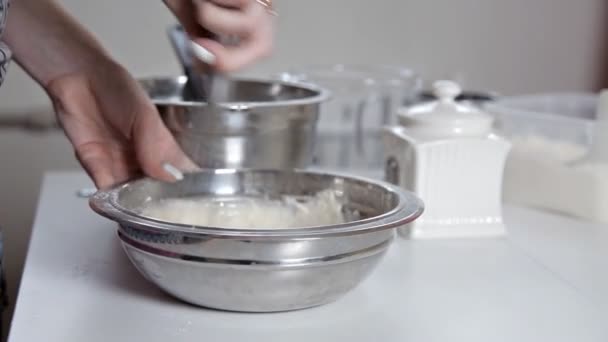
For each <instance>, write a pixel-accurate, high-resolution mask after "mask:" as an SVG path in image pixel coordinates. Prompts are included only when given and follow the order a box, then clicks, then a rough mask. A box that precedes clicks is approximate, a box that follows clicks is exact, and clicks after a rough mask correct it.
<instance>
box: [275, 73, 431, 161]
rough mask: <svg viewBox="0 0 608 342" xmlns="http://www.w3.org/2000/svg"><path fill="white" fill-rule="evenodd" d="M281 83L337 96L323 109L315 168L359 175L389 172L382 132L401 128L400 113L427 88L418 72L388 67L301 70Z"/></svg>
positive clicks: (319, 124) (332, 96) (283, 76)
mask: <svg viewBox="0 0 608 342" xmlns="http://www.w3.org/2000/svg"><path fill="white" fill-rule="evenodd" d="M280 77H281V78H282V79H283V80H294V81H307V82H313V83H317V84H319V85H321V86H323V87H325V88H327V89H329V90H330V91H331V99H330V100H329V101H328V102H327V103H324V104H323V106H322V108H321V115H320V118H319V123H318V129H317V140H316V143H315V145H316V148H315V162H314V164H315V165H314V166H315V167H321V168H325V169H334V170H349V171H354V172H359V173H360V172H366V171H369V170H379V169H382V168H383V167H384V160H383V148H384V147H383V144H382V140H381V128H382V127H383V126H385V125H391V124H394V123H396V121H397V119H396V113H397V108H399V107H401V106H403V105H408V104H410V103H411V102H412V101H413V100H414V99H415V97H416V96H417V95H418V92H419V90H420V88H421V81H420V78H419V77H418V76H417V75H416V74H415V73H414V72H413V71H411V70H410V69H408V68H405V67H400V66H388V65H342V64H336V65H311V66H301V67H295V68H292V69H291V70H288V71H286V72H284V73H282V74H280Z"/></svg>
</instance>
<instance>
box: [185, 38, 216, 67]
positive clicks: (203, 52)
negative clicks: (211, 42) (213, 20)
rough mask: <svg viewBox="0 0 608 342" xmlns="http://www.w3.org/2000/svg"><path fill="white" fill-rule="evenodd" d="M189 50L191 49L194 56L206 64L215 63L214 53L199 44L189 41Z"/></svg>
mask: <svg viewBox="0 0 608 342" xmlns="http://www.w3.org/2000/svg"><path fill="white" fill-rule="evenodd" d="M190 51H192V53H193V54H194V56H196V58H198V59H200V60H201V61H203V62H205V63H207V64H214V63H215V55H214V54H212V53H211V51H209V50H207V49H205V48H204V47H202V46H200V45H199V44H197V43H195V42H193V41H190Z"/></svg>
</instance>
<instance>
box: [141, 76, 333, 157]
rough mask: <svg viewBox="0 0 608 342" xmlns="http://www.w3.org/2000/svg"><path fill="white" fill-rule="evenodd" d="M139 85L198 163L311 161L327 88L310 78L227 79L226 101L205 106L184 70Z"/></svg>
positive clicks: (187, 151) (146, 80)
mask: <svg viewBox="0 0 608 342" xmlns="http://www.w3.org/2000/svg"><path fill="white" fill-rule="evenodd" d="M140 83H141V85H142V86H143V88H144V89H145V90H146V91H147V93H148V95H149V96H150V98H151V99H152V101H153V102H154V104H155V105H156V107H157V109H158V111H159V113H160V115H161V117H162V118H163V120H164V122H165V124H166V125H167V127H168V128H169V130H170V131H171V133H172V134H173V135H174V136H175V138H176V140H177V142H178V143H179V144H180V146H181V147H182V149H183V150H184V152H185V153H186V154H187V155H188V156H189V157H190V158H191V159H192V160H193V161H194V162H195V163H197V164H198V165H199V166H201V167H202V168H212V169H218V168H272V169H292V168H305V167H308V166H309V165H310V164H311V163H312V157H313V148H314V145H313V142H314V140H315V131H316V125H317V121H318V116H319V109H320V105H321V103H322V102H323V101H325V100H326V99H327V98H328V96H329V93H328V91H327V90H325V89H322V88H319V87H317V86H315V85H312V84H307V83H298V82H285V81H279V80H263V79H245V78H236V79H232V80H231V81H230V84H229V89H230V91H229V92H228V93H229V96H230V102H228V103H222V104H220V106H219V107H220V108H221V110H218V111H215V110H214V111H209V110H207V105H206V103H204V102H197V101H191V100H190V99H189V95H188V93H187V87H186V83H187V78H186V77H185V76H178V77H169V78H149V79H142V80H140Z"/></svg>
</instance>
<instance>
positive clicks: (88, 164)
mask: <svg viewBox="0 0 608 342" xmlns="http://www.w3.org/2000/svg"><path fill="white" fill-rule="evenodd" d="M75 150H76V158H77V159H78V161H79V162H80V164H81V165H82V167H83V168H84V169H85V171H86V172H87V173H88V175H89V177H91V178H92V179H93V181H94V182H95V186H97V188H98V189H106V188H109V187H111V186H112V185H114V184H116V183H117V182H118V180H117V179H116V178H115V177H114V173H113V172H112V167H111V165H112V156H111V153H110V151H108V149H107V148H106V146H104V144H103V143H99V142H90V143H86V144H83V145H79V146H75Z"/></svg>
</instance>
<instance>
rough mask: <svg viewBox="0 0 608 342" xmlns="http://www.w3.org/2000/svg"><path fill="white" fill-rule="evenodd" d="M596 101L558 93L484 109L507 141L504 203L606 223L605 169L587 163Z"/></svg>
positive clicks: (607, 177)
mask: <svg viewBox="0 0 608 342" xmlns="http://www.w3.org/2000/svg"><path fill="white" fill-rule="evenodd" d="M596 105H597V95H595V94H588V93H561V94H544V95H529V96H518V97H509V98H503V99H501V100H499V101H496V102H494V103H488V104H486V105H485V109H486V110H487V111H488V112H489V113H491V114H493V115H494V116H495V118H496V121H495V126H496V128H497V130H498V131H499V132H500V133H501V134H502V135H504V136H505V137H507V138H508V139H510V140H511V142H512V149H511V152H510V154H509V157H508V159H507V162H506V166H505V171H504V178H503V179H504V181H503V199H504V201H505V202H508V203H514V204H518V205H524V206H531V207H536V208H542V209H548V210H552V211H557V212H561V213H563V214H567V215H571V216H576V217H579V218H583V219H587V220H592V221H599V222H605V223H608V164H606V163H598V162H595V161H592V160H589V159H588V158H587V154H588V151H589V148H590V147H591V144H592V141H593V132H594V128H595V113H596Z"/></svg>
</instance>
